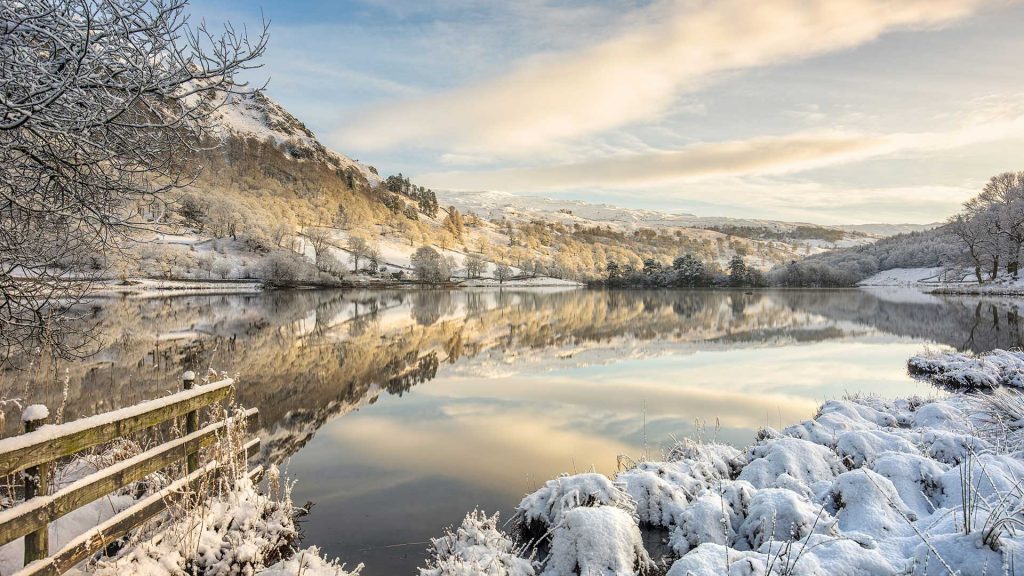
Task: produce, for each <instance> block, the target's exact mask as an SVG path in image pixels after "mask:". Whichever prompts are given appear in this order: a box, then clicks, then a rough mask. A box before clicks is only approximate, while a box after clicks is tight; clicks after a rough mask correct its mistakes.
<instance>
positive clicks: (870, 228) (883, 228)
mask: <svg viewBox="0 0 1024 576" xmlns="http://www.w3.org/2000/svg"><path fill="white" fill-rule="evenodd" d="M939 226H942V223H941V222H933V223H931V224H843V225H840V226H834V228H838V229H840V230H846V231H848V232H860V233H863V234H870V235H872V236H878V237H880V238H886V237H889V236H895V235H897V234H906V233H908V232H924V231H925V230H931V229H933V228H938V227H939Z"/></svg>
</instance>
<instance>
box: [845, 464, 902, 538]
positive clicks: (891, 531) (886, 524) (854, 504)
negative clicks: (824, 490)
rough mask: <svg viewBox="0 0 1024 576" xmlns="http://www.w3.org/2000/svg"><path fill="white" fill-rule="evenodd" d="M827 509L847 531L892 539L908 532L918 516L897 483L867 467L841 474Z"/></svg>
mask: <svg viewBox="0 0 1024 576" xmlns="http://www.w3.org/2000/svg"><path fill="white" fill-rule="evenodd" d="M826 502H827V509H828V511H829V512H831V513H832V514H833V515H834V516H835V517H836V518H838V519H839V528H840V529H842V530H843V531H844V532H861V533H866V534H868V535H870V536H872V537H874V538H890V537H893V536H896V535H900V534H903V533H905V532H906V531H907V530H908V528H909V524H908V521H913V520H917V514H915V513H914V512H913V511H912V510H910V508H909V507H907V505H906V504H905V503H904V502H903V499H902V498H900V495H899V492H898V491H897V490H896V487H895V486H894V485H893V483H892V482H891V481H890V480H889V479H888V478H885V477H884V476H881V475H880V474H877V473H876V472H873V471H871V470H868V469H867V468H862V469H860V470H854V471H852V472H846V473H844V474H840V475H839V477H838V478H836V481H835V482H834V483H833V484H832V489H831V490H830V491H829V495H828V497H827V499H826Z"/></svg>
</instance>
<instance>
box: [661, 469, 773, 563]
mask: <svg viewBox="0 0 1024 576" xmlns="http://www.w3.org/2000/svg"><path fill="white" fill-rule="evenodd" d="M753 496H754V487H753V486H751V485H750V484H749V483H747V482H743V481H724V482H722V484H721V486H719V488H718V489H717V490H713V491H712V490H708V491H707V492H705V493H704V494H702V495H701V496H700V497H699V498H697V499H696V500H695V501H693V502H691V503H690V504H689V505H688V506H686V507H685V508H684V509H683V510H682V512H681V513H680V514H679V520H678V524H677V526H676V528H675V529H673V530H672V534H671V536H670V538H669V545H670V546H671V547H672V550H673V551H674V552H675V553H676V554H678V555H680V556H682V555H683V554H686V552H687V551H689V550H691V549H693V548H695V547H697V546H698V545H700V544H702V543H707V542H711V543H714V544H723V545H727V544H731V543H732V541H733V539H734V538H735V536H736V529H737V528H739V526H740V524H741V523H742V522H743V519H744V517H745V516H746V513H747V508H748V507H749V506H750V501H751V499H752V498H753Z"/></svg>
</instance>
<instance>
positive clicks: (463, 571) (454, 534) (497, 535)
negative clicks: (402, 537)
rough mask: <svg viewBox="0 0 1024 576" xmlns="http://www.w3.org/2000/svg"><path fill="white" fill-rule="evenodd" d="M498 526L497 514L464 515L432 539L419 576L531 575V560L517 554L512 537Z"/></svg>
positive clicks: (533, 572)
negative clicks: (425, 561)
mask: <svg viewBox="0 0 1024 576" xmlns="http://www.w3.org/2000/svg"><path fill="white" fill-rule="evenodd" d="M497 526H498V515H497V514H495V515H494V516H490V517H488V516H487V515H486V514H484V513H483V512H480V511H477V510H474V511H473V512H471V513H469V514H467V515H466V518H465V519H464V520H463V521H462V525H460V526H459V527H458V529H456V530H454V531H452V530H451V529H449V530H448V532H447V533H446V534H445V535H444V536H442V537H440V538H433V539H432V540H431V549H430V558H429V559H428V560H427V565H426V567H425V568H421V569H420V576H534V575H535V574H536V569H535V565H534V563H533V562H532V561H530V560H528V559H525V558H520V557H519V556H517V555H516V552H517V550H516V549H515V545H514V544H513V542H512V540H511V539H510V538H509V537H508V536H506V535H505V534H503V533H502V532H501V531H499V530H498V527H497Z"/></svg>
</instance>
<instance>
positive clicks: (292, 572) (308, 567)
mask: <svg viewBox="0 0 1024 576" xmlns="http://www.w3.org/2000/svg"><path fill="white" fill-rule="evenodd" d="M362 567H363V565H362V564H360V565H359V566H356V568H355V569H354V570H352V571H351V572H350V571H348V570H346V569H345V566H344V565H343V564H339V563H338V561H337V560H328V559H327V558H325V557H324V556H323V555H322V554H321V553H320V549H319V548H317V547H316V546H310V547H309V548H306V549H304V550H299V551H297V552H295V553H294V554H293V555H292V556H291V558H288V559H285V560H281V561H280V562H277V563H276V564H274V565H272V566H268V567H266V568H264V569H262V570H260V571H259V572H256V574H254V576H358V575H359V574H360V573H361V572H362Z"/></svg>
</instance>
